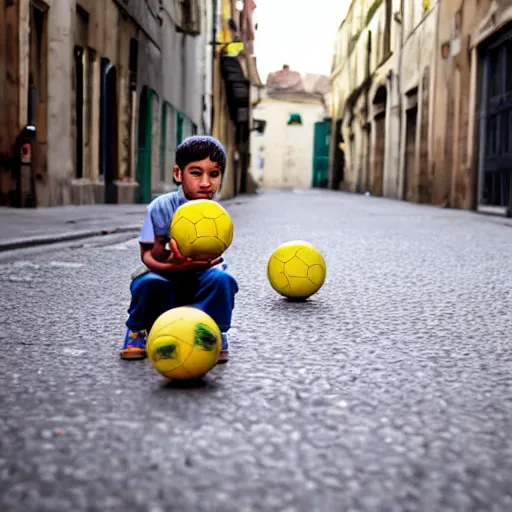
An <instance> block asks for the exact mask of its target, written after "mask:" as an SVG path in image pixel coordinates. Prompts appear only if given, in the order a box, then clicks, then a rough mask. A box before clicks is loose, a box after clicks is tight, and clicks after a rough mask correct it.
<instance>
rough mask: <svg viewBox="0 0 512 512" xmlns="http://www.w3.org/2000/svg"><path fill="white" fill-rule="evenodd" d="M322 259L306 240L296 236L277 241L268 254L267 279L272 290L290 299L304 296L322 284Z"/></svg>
mask: <svg viewBox="0 0 512 512" xmlns="http://www.w3.org/2000/svg"><path fill="white" fill-rule="evenodd" d="M326 271H327V269H326V265H325V261H324V259H323V257H322V255H321V254H320V252H318V250H317V249H316V248H315V247H314V246H313V245H311V244H310V243H308V242H304V241H302V240H295V241H292V242H287V243H285V244H282V245H280V246H279V247H278V248H277V249H276V250H275V251H274V252H273V253H272V255H271V256H270V259H269V260H268V266H267V275H268V280H269V281H270V284H271V286H272V288H274V290H275V291H276V292H277V293H279V294H281V295H283V296H284V297H288V298H290V299H296V300H305V299H307V298H308V297H311V295H313V294H314V293H316V292H317V291H318V290H319V289H320V288H321V287H322V285H323V284H324V281H325V275H326Z"/></svg>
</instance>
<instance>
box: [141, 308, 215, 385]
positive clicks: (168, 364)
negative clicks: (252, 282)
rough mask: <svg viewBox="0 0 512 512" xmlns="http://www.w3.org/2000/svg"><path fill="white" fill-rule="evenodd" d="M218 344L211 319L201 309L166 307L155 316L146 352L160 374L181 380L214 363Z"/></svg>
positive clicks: (202, 372)
mask: <svg viewBox="0 0 512 512" xmlns="http://www.w3.org/2000/svg"><path fill="white" fill-rule="evenodd" d="M221 347H222V338H221V333H220V330H219V328H218V326H217V324H216V323H215V321H214V320H213V319H212V318H211V317H210V316H209V315H208V314H206V313H205V312H204V311H201V310H200V309H197V308H193V307H189V306H185V307H180V308H174V309H170V310H169V311H166V312H165V313H163V314H162V315H160V316H159V317H158V318H157V319H156V321H155V323H154V324H153V327H152V328H151V331H150V333H149V336H148V340H147V343H146V352H147V355H148V359H149V360H150V361H151V363H152V364H153V366H154V367H155V368H156V369H157V370H158V371H159V372H160V373H161V374H162V375H163V376H164V377H167V378H168V379H176V380H185V379H195V378H198V377H202V376H203V375H205V374H206V373H207V372H209V371H210V370H211V369H212V368H213V367H214V366H215V365H216V364H217V360H218V359H219V353H220V350H221Z"/></svg>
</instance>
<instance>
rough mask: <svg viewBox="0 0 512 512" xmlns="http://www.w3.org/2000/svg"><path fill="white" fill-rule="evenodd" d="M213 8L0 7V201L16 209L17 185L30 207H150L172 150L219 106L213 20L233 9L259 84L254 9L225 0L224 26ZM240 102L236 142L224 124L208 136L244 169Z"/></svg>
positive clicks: (69, 2)
mask: <svg viewBox="0 0 512 512" xmlns="http://www.w3.org/2000/svg"><path fill="white" fill-rule="evenodd" d="M223 2H224V0H222V1H221V0H144V1H142V0H141V1H137V2H131V1H130V2H128V1H126V0H0V38H2V41H1V44H0V77H1V79H0V92H1V94H0V116H1V118H0V204H2V205H17V206H24V205H25V204H24V203H23V201H22V200H21V199H20V197H21V194H20V190H21V189H22V188H23V187H22V185H23V183H25V182H26V181H27V179H28V181H29V182H30V181H32V183H33V189H34V190H33V192H34V193H33V194H32V195H33V196H34V197H32V199H33V201H31V202H32V203H33V204H31V205H32V206H36V205H37V206H54V205H62V204H94V203H121V202H140V203H148V202H149V201H151V200H152V199H153V198H154V197H155V196H157V195H159V194H161V193H164V192H167V191H169V190H172V189H174V188H176V184H175V183H174V181H173V176H172V167H173V164H174V156H175V151H176V146H177V145H178V144H179V143H180V142H181V141H182V140H183V139H184V138H186V137H187V136H189V135H192V134H195V133H206V134H210V133H212V130H214V111H217V112H221V111H224V110H225V109H227V103H226V101H224V99H223V98H222V97H219V98H217V100H219V103H218V105H217V107H216V108H215V109H214V102H215V95H214V82H215V80H214V75H215V72H214V64H215V62H214V59H215V58H216V55H218V54H219V52H218V47H217V46H216V40H215V37H216V33H217V32H218V29H217V25H219V20H223V23H224V22H225V24H226V25H228V24H230V25H229V26H231V24H232V22H233V16H234V13H238V15H239V19H238V20H237V21H238V23H239V26H240V27H241V30H238V31H237V32H236V34H237V36H240V35H241V36H242V37H243V38H244V41H245V48H244V51H243V53H242V56H241V57H238V58H237V60H242V61H243V62H244V63H245V64H246V65H247V66H248V71H247V70H246V71H244V73H245V75H248V74H250V73H251V72H252V75H253V76H256V77H257V72H255V63H254V62H253V61H252V54H251V41H252V39H253V38H254V33H253V32H251V27H252V25H251V16H250V9H251V8H254V5H253V4H251V5H249V4H247V5H246V6H244V8H243V9H242V11H237V10H236V9H235V4H234V3H230V4H232V5H231V7H232V8H233V11H230V13H229V17H228V18H226V19H225V20H224V18H223V17H222V15H221V7H223ZM224 3H225V2H224ZM239 4H240V2H238V5H239ZM223 8H224V7H223ZM251 38H252V39H251ZM244 79H246V77H245V76H244ZM219 85H220V86H222V87H219V88H218V89H221V88H224V89H226V87H225V84H224V82H221V81H219ZM224 92H225V91H224ZM219 94H220V96H222V94H224V93H219ZM245 105H246V107H247V108H246V112H245V116H246V121H244V123H245V124H244V123H241V124H243V127H242V128H240V129H238V130H235V131H236V135H232V134H231V133H228V132H229V130H230V128H229V127H227V128H226V127H225V126H224V124H226V123H225V120H224V119H220V122H217V124H216V126H215V131H216V132H217V135H218V136H219V138H220V140H221V141H222V142H224V143H225V144H226V146H227V147H228V148H229V151H230V162H232V163H233V162H236V163H237V162H239V161H242V162H244V164H245V165H248V162H249V158H250V153H249V150H248V145H247V147H245V148H244V151H238V153H237V151H235V150H234V149H233V147H232V144H231V139H232V138H234V140H236V141H237V143H238V144H239V145H240V144H242V143H243V141H244V140H248V138H249V129H250V110H251V109H250V99H249V96H247V98H246V99H245ZM239 125H240V124H239ZM239 125H238V126H239ZM20 134H21V136H20ZM27 140H28V141H29V142H30V144H29V145H28V146H27V144H26V142H27ZM240 141H242V143H241V142H240ZM27 147H28V148H29V150H30V151H29V154H30V158H29V160H30V164H29V165H28V160H27V162H25V163H27V165H22V164H21V163H22V160H23V158H20V155H22V154H23V151H26V148H27ZM240 155H241V156H240ZM237 165H238V167H239V164H235V165H229V166H228V169H227V171H226V176H225V181H226V183H228V186H227V187H226V190H225V191H224V192H225V194H227V195H228V196H229V195H230V194H234V193H237V192H238V190H240V186H239V185H238V186H237V187H236V188H234V187H231V189H230V188H229V183H230V182H233V181H234V173H235V171H236V167H237ZM237 172H238V173H239V174H241V175H243V173H241V171H240V170H238V171H237ZM230 173H233V175H230ZM20 176H23V179H21V178H20ZM235 181H236V180H235ZM240 181H241V179H240V178H238V183H240ZM29 188H30V187H29ZM229 190H231V192H229ZM20 203H22V204H20Z"/></svg>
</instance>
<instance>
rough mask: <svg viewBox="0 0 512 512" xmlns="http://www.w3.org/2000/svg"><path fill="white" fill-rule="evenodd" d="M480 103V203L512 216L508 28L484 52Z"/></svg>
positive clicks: (511, 44) (511, 38) (511, 41)
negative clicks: (481, 113)
mask: <svg viewBox="0 0 512 512" xmlns="http://www.w3.org/2000/svg"><path fill="white" fill-rule="evenodd" d="M483 64H484V74H485V76H484V81H485V82H486V85H487V87H483V88H482V89H483V97H482V106H484V108H485V110H486V114H485V120H484V129H483V134H482V135H481V136H483V137H484V145H483V149H484V154H483V159H482V161H483V168H482V173H483V175H482V176H481V184H482V185H481V194H480V198H479V203H480V204H481V205H488V206H496V207H501V208H504V209H505V210H506V211H507V214H508V216H511V215H512V179H511V177H512V75H511V73H510V69H511V67H512V30H511V29H510V27H508V29H507V30H506V31H504V32H502V33H501V34H500V35H499V36H498V38H496V39H495V40H494V41H493V42H492V43H491V44H490V45H489V46H488V47H487V48H486V49H485V51H484V55H483Z"/></svg>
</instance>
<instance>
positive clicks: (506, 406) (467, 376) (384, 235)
mask: <svg viewBox="0 0 512 512" xmlns="http://www.w3.org/2000/svg"><path fill="white" fill-rule="evenodd" d="M228 210H229V212H230V214H231V215H232V219H233V222H234V225H235V238H234V242H233V245H232V247H231V248H230V250H229V252H228V253H227V255H226V261H227V263H228V265H229V270H230V271H231V272H232V273H233V274H234V275H235V276H236V278H237V279H238V282H239V285H240V292H239V294H238V295H237V303H236V308H235V316H234V325H233V328H232V330H231V331H230V341H231V351H230V352H231V360H230V362H229V363H228V364H227V365H225V366H224V367H217V368H215V369H214V370H213V371H212V372H211V373H210V374H209V375H208V376H207V377H206V378H205V380H204V385H203V386H201V387H195V388H187V387H186V386H183V385H181V386H179V385H176V384H172V383H169V382H168V381H166V380H165V379H163V377H161V376H160V375H159V374H158V373H157V372H156V370H154V369H153V368H152V366H151V365H150V363H149V362H148V361H143V362H132V363H127V362H125V361H121V360H120V359H119V357H118V351H119V349H120V346H121V342H122V338H123V335H124V329H125V328H124V321H125V320H126V309H127V307H128V302H129V297H130V295H129V282H130V281H129V280H130V273H131V272H132V271H133V270H134V269H135V268H136V267H137V266H138V264H139V253H138V246H137V241H136V239H135V238H133V236H134V235H133V234H126V233H125V234H124V235H122V236H117V235H116V236H112V238H109V237H102V238H91V239H85V240H81V241H75V242H73V243H70V244H68V245H66V246H46V247H44V248H41V249H40V250H34V249H32V250H30V251H28V250H19V251H14V252H10V253H9V254H4V255H2V253H0V287H1V292H0V310H1V311H2V315H1V323H2V329H1V330H0V338H1V339H2V342H3V350H2V357H1V358H0V407H1V411H2V414H1V419H0V475H1V478H0V482H1V489H0V510H2V511H6V512H7V511H8V512H11V511H13V512H14V511H16V512H17V511H20V512H21V511H23V512H29V511H30V512H31V511H34V512H35V511H37V512H61V511H62V512H69V511H85V510H87V511H98V512H100V511H101V512H105V511H141V512H142V511H144V512H160V511H162V512H163V511H168V510H173V511H174V510H176V511H182V512H188V511H190V512H197V511H208V512H231V511H233V512H235V511H236V512H242V511H251V512H252V511H265V512H268V511H274V510H276V511H277V510H279V511H289V512H292V511H298V512H312V511H318V512H339V511H347V512H348V511H376V510H379V511H393V512H398V511H415V510H422V511H425V510H428V511H434V510H436V511H441V510H442V511H450V510H457V511H461V510H465V511H469V510H496V511H504V510H512V437H511V435H510V434H511V432H512V334H511V333H512V272H511V269H512V227H511V225H510V223H507V221H505V220H504V219H501V220H499V219H493V218H490V217H485V216H482V215H477V214H475V213H468V212H463V211H455V210H446V209H438V208H433V207H427V206H418V205H414V204H411V203H405V202H398V201H393V200H388V199H377V198H372V197H364V196H360V195H349V194H344V193H339V192H329V191H319V190H312V191H304V192H299V191H296V192H293V191H287V192H275V191H268V192H264V193H262V194H259V195H257V196H253V197H252V196H243V197H240V198H237V199H236V200H234V201H232V202H230V203H229V205H228ZM139 220H140V219H138V218H136V217H135V216H134V219H133V222H138V221H139ZM130 237H131V238H130ZM293 239H305V240H307V241H309V242H311V243H313V244H314V245H316V246H317V248H318V249H319V250H320V251H321V252H322V254H323V255H324V258H325V260H326V263H327V279H326V282H325V284H324V286H323V288H322V289H321V290H320V291H319V292H318V294H316V295H315V296H314V297H312V298H311V299H310V300H309V301H308V302H306V303H304V304H297V303H288V302H286V301H285V300H284V299H282V298H281V297H279V296H278V295H277V294H276V293H275V292H274V291H273V290H272V288H271V287H270V285H269V284H268V281H267V278H266V264H267V260H268V257H269V256H270V254H271V252H272V250H273V249H274V248H275V247H276V246H277V245H279V244H280V243H282V242H285V241H288V240H293Z"/></svg>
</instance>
